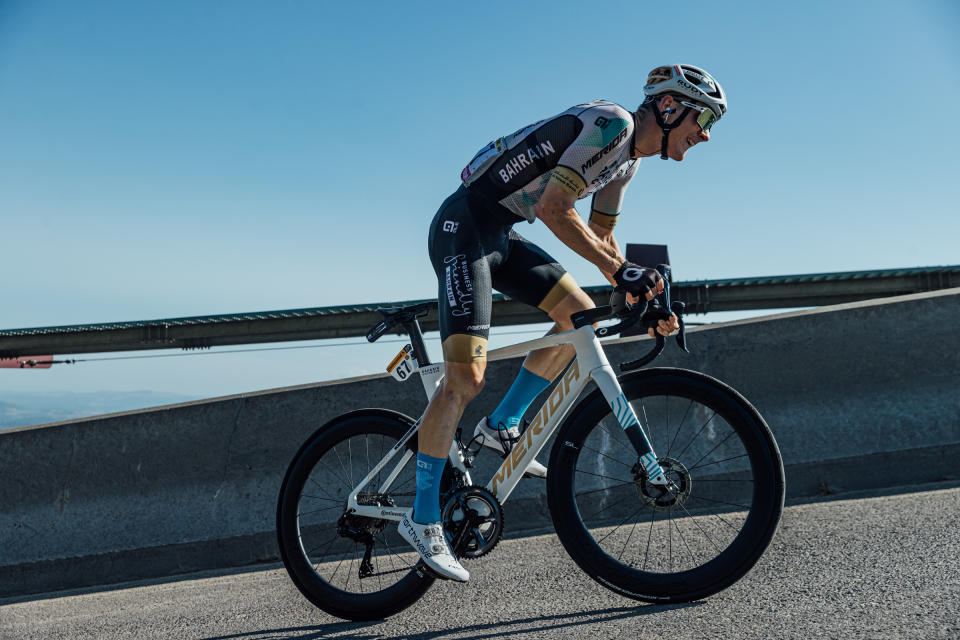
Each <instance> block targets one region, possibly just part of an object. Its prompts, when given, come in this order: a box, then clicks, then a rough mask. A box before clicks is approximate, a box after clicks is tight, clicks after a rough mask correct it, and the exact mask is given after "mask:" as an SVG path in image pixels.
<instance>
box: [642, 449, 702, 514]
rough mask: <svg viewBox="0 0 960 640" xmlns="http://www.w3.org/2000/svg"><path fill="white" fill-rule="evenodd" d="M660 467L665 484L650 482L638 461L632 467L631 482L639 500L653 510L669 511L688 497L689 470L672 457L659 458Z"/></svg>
mask: <svg viewBox="0 0 960 640" xmlns="http://www.w3.org/2000/svg"><path fill="white" fill-rule="evenodd" d="M658 462H659V463H660V468H661V469H663V472H664V474H665V475H666V477H667V480H668V481H669V482H668V484H666V485H658V484H653V483H651V482H650V478H649V477H648V475H647V472H646V470H644V468H643V465H641V464H640V463H639V462H638V463H637V464H636V465H634V467H633V478H634V480H633V483H634V485H635V486H636V489H637V494H638V495H639V496H640V500H642V501H643V503H644V504H646V505H647V506H648V507H650V508H651V509H653V510H655V511H671V510H673V509H676V508H678V507H680V506H682V505H683V503H685V502H686V501H687V498H689V497H690V489H691V488H692V485H693V480H692V478H691V477H690V471H689V470H688V469H687V468H686V467H685V466H683V463H682V462H680V461H679V460H676V459H674V458H660V459H659V460H658Z"/></svg>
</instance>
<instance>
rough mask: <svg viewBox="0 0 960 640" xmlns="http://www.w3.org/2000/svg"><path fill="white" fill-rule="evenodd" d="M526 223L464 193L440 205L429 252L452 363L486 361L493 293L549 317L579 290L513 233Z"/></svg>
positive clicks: (554, 264)
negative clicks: (529, 306)
mask: <svg viewBox="0 0 960 640" xmlns="http://www.w3.org/2000/svg"><path fill="white" fill-rule="evenodd" d="M522 220H523V219H522V218H520V217H518V216H516V215H514V214H513V213H511V212H510V211H509V210H507V209H506V208H504V207H503V206H501V205H499V204H497V203H495V202H490V201H489V200H486V199H485V198H483V197H482V196H479V195H477V194H475V193H472V192H471V191H470V190H469V188H467V187H464V186H461V187H460V188H459V189H458V190H457V191H456V192H455V193H454V194H453V195H451V196H450V197H449V198H447V199H446V200H444V202H443V204H442V205H440V209H439V211H437V215H436V216H434V218H433V222H432V223H431V226H430V236H429V240H428V245H429V250H430V262H431V263H432V264H433V269H434V271H436V274H437V280H438V283H439V312H440V336H441V339H442V340H443V357H444V360H445V361H447V362H461V363H472V362H481V361H486V358H487V337H488V335H489V332H490V311H491V305H492V302H493V289H496V290H497V291H500V292H501V293H504V294H506V295H508V296H509V297H511V298H513V299H514V300H520V301H522V302H525V303H527V304H529V305H531V306H534V307H537V308H539V309H541V310H543V311H544V312H546V313H550V311H552V310H553V308H554V307H556V306H557V304H559V303H560V301H562V300H563V299H564V298H565V297H567V295H568V294H569V293H571V292H573V291H576V290H577V289H578V286H577V283H576V282H575V281H574V280H573V277H571V276H570V274H568V273H567V272H566V270H564V268H563V267H561V266H560V265H559V264H558V263H557V261H556V260H554V259H553V258H551V257H550V255H549V254H547V252H546V251H544V250H543V249H541V248H540V247H538V246H536V245H535V244H533V243H532V242H530V241H529V240H526V239H525V238H523V237H522V236H521V235H520V234H518V233H517V232H516V231H514V230H513V225H514V224H516V223H517V222H521V221H522ZM545 320H546V318H545Z"/></svg>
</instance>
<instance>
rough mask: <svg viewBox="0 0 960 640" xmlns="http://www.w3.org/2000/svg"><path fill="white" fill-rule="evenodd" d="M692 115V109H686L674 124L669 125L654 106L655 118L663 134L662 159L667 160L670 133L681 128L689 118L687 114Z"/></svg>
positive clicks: (661, 142) (661, 140)
mask: <svg viewBox="0 0 960 640" xmlns="http://www.w3.org/2000/svg"><path fill="white" fill-rule="evenodd" d="M688 113H690V107H686V108H685V109H684V110H683V112H682V113H681V114H680V117H678V118H677V119H676V120H674V121H673V122H672V123H670V124H667V123H666V122H665V121H664V119H663V116H662V115H661V114H660V109H658V108H657V106H656V105H653V116H654V118H656V119H657V126H659V127H660V131H662V132H663V137H662V138H661V139H660V159H661V160H667V159H668V157H667V141H668V140H669V139H670V132H671V131H673V130H674V129H675V128H677V127H678V126H680V123H681V122H683V120H684V118H686V117H687V114H688Z"/></svg>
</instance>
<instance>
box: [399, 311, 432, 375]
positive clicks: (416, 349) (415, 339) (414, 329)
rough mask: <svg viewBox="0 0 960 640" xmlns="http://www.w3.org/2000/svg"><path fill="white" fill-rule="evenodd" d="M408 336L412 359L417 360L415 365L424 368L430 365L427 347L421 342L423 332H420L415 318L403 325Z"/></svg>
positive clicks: (418, 323)
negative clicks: (411, 348) (411, 347)
mask: <svg viewBox="0 0 960 640" xmlns="http://www.w3.org/2000/svg"><path fill="white" fill-rule="evenodd" d="M403 328H404V329H406V331H407V334H408V335H409V336H410V344H411V345H412V346H413V357H414V358H416V359H417V364H418V365H419V366H421V367H425V366H427V365H428V364H430V357H429V356H428V355H427V345H426V344H424V342H423V332H422V331H421V330H420V322H419V321H418V320H417V318H416V317H413V318H411V319H410V320H408V321H405V322H404V323H403Z"/></svg>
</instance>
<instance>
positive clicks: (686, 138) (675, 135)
mask: <svg viewBox="0 0 960 640" xmlns="http://www.w3.org/2000/svg"><path fill="white" fill-rule="evenodd" d="M670 102H671V104H670V105H669V108H671V109H676V110H677V111H676V113H673V114H671V115H672V116H674V117H678V116H679V115H680V114H682V113H683V112H684V111H686V110H687V107H685V106H683V105H682V104H680V103H679V102H678V101H674V100H672V98H671V100H670ZM665 108H666V107H665ZM689 111H690V112H689V113H688V114H687V115H686V116H685V117H684V119H683V122H681V123H680V124H679V125H678V126H677V127H676V128H675V129H673V130H672V131H671V132H670V140H669V142H668V143H667V155H668V156H669V157H670V158H672V159H674V160H676V161H678V162H679V161H681V160H683V158H684V156H685V155H686V154H687V151H688V150H690V149H691V148H692V147H693V146H694V145H697V144H700V143H701V142H707V141H708V140H710V132H709V131H704V130H702V129H701V128H700V125H699V124H697V116H698V115H700V114H699V112H698V111H697V110H696V109H690V110H689Z"/></svg>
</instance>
